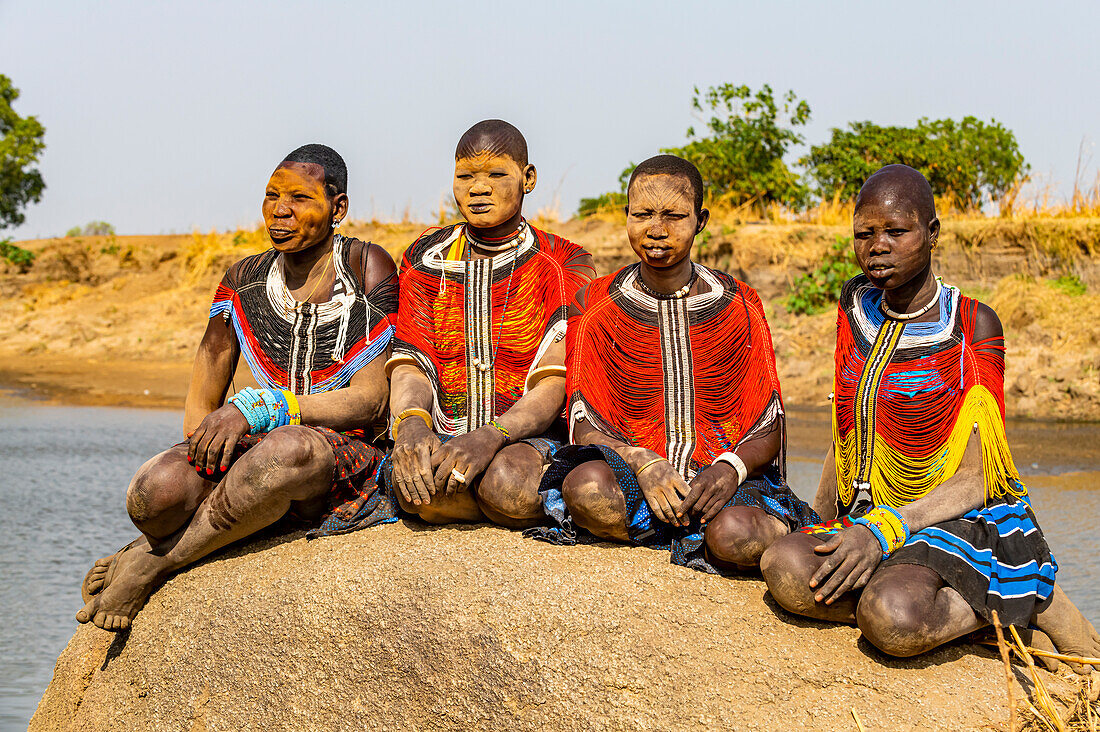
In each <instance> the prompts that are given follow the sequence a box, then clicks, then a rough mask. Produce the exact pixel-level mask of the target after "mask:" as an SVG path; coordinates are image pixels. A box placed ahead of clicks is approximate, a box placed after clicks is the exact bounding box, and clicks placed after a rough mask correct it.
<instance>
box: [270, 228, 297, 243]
mask: <svg viewBox="0 0 1100 732" xmlns="http://www.w3.org/2000/svg"><path fill="white" fill-rule="evenodd" d="M267 233H268V236H270V237H271V240H272V241H276V242H282V241H286V240H287V239H290V238H291V237H293V236H294V234H295V232H294V231H292V230H290V229H268V230H267Z"/></svg>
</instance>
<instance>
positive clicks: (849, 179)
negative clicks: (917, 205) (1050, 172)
mask: <svg viewBox="0 0 1100 732" xmlns="http://www.w3.org/2000/svg"><path fill="white" fill-rule="evenodd" d="M800 162H801V163H802V164H803V165H804V166H806V168H807V173H808V175H809V176H810V177H811V178H813V179H814V180H815V181H816V182H817V185H818V192H819V194H820V195H821V196H823V197H825V198H832V197H836V198H839V199H840V200H852V199H854V198H855V197H856V194H858V193H859V189H860V186H862V185H863V182H864V181H865V180H867V178H869V177H870V176H871V174H872V173H874V172H875V171H876V170H878V169H879V168H881V167H882V166H883V165H888V164H890V163H903V164H905V165H908V166H910V167H913V168H916V169H917V170H919V171H920V172H921V173H923V174H924V177H925V178H927V179H928V182H929V183H930V184H931V185H932V191H933V193H935V194H936V195H937V196H941V197H946V198H948V199H949V200H951V201H953V202H954V203H955V204H956V205H957V206H958V207H959V208H963V209H968V210H977V209H980V208H981V206H982V203H983V202H984V201H986V200H992V199H997V198H1000V197H1001V196H1003V195H1004V194H1005V193H1006V192H1008V191H1009V190H1010V189H1011V188H1012V185H1013V183H1014V181H1016V180H1017V179H1018V178H1020V177H1022V176H1024V175H1026V174H1027V171H1028V165H1027V163H1025V162H1024V156H1023V154H1022V153H1021V152H1020V147H1019V145H1018V144H1017V142H1016V136H1015V135H1014V134H1013V133H1012V131H1011V130H1009V129H1007V128H1006V127H1004V126H1003V125H1001V124H1000V123H999V122H997V121H995V120H990V121H989V122H988V123H986V122H982V121H981V120H979V119H977V118H975V117H964V118H963V119H962V121H961V122H956V121H955V120H952V119H939V120H929V119H927V118H922V119H920V120H919V121H918V122H917V124H916V125H915V126H913V127H883V126H881V125H877V124H874V123H873V122H852V123H850V124H849V125H848V129H843V130H842V129H839V128H835V127H834V128H833V130H832V137H831V139H830V140H829V141H828V142H826V143H824V144H822V145H814V146H813V147H811V148H810V152H809V154H807V155H806V156H805V157H804V158H802V160H801V161H800Z"/></svg>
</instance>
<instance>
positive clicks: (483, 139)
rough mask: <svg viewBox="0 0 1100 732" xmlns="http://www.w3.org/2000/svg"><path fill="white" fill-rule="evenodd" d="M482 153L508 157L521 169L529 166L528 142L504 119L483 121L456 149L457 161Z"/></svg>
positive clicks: (462, 138)
mask: <svg viewBox="0 0 1100 732" xmlns="http://www.w3.org/2000/svg"><path fill="white" fill-rule="evenodd" d="M481 152H489V153H492V154H493V155H507V156H508V157H510V158H512V160H515V161H516V162H517V163H519V165H520V167H526V165H527V140H526V139H524V137H523V133H522V132H520V131H519V130H518V129H517V128H516V126H515V125H513V124H510V123H508V122H505V121H504V120H502V119H483V120H482V121H480V122H478V123H477V124H476V125H474V126H473V127H471V128H470V129H468V130H466V132H464V133H463V134H462V137H460V138H459V139H458V145H457V146H456V147H455V160H458V159H459V158H472V157H473V156H475V155H477V154H478V153H481Z"/></svg>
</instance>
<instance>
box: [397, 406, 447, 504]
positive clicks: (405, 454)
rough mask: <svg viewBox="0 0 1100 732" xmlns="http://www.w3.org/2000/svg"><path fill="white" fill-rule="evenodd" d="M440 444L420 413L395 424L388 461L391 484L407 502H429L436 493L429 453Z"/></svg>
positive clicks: (430, 454)
mask: <svg viewBox="0 0 1100 732" xmlns="http://www.w3.org/2000/svg"><path fill="white" fill-rule="evenodd" d="M441 444H442V443H441V442H440V440H439V437H438V436H436V434H435V432H432V430H431V429H429V427H428V425H427V424H426V423H425V422H424V420H422V419H420V418H419V417H409V418H407V419H403V420H401V424H399V425H398V427H397V434H395V435H394V445H393V452H392V453H391V454H390V462H391V463H392V464H393V482H394V485H396V486H397V489H398V490H399V491H401V496H402V497H403V498H404V499H405V501H406V502H407V503H411V504H413V505H415V506H420V505H424V504H429V503H431V502H432V496H433V495H435V478H434V473H435V471H434V470H432V453H434V452H435V451H436V450H438V449H439V446H440V445H441Z"/></svg>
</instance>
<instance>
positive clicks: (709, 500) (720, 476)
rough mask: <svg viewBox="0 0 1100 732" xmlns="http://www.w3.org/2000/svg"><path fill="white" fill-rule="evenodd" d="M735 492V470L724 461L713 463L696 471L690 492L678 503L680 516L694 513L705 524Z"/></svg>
mask: <svg viewBox="0 0 1100 732" xmlns="http://www.w3.org/2000/svg"><path fill="white" fill-rule="evenodd" d="M736 492H737V471H736V470H734V469H733V467H732V466H730V465H727V464H726V463H714V464H713V465H708V466H707V467H705V468H703V469H702V470H700V471H699V472H698V473H696V475H695V478H694V479H693V480H692V481H691V493H689V494H688V495H687V498H685V499H684V502H683V503H681V504H680V511H681V513H680V514H678V515H680V516H682V515H684V514H686V513H688V512H689V511H690V512H691V513H694V514H696V515H698V516H699V517H700V520H701V521H702V522H703V523H704V524H706V523H709V522H710V521H711V520H712V519H713V518H714V517H715V516H717V515H718V512H719V511H721V510H722V508H724V507H725V505H726V503H727V502H728V501H729V499H730V498H732V497H733V494H734V493H736Z"/></svg>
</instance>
